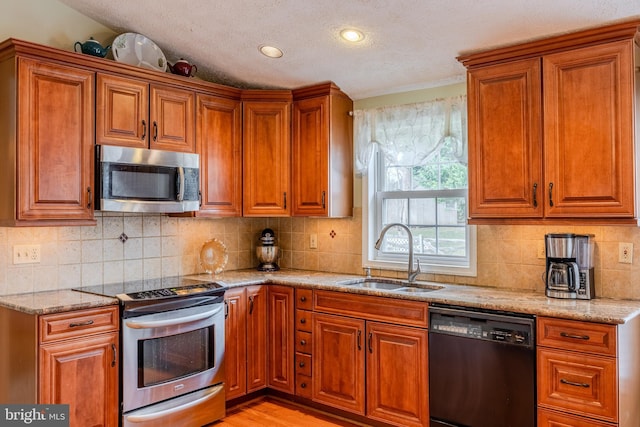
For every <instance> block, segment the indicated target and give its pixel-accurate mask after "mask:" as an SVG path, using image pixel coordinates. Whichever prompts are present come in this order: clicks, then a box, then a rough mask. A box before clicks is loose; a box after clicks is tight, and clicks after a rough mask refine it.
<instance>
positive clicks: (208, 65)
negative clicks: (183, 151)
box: [61, 0, 640, 100]
mask: <svg viewBox="0 0 640 427" xmlns="http://www.w3.org/2000/svg"><path fill="white" fill-rule="evenodd" d="M61 1H62V2H63V3H65V4H67V5H68V6H70V7H72V8H74V9H76V10H77V11H79V12H80V13H82V14H84V15H86V16H88V17H90V18H92V19H94V20H95V21H98V22H99V23H101V24H103V25H105V26H107V27H109V28H111V29H112V30H114V31H115V32H116V33H123V32H136V33H141V34H144V35H145V36H147V37H148V38H150V39H151V40H153V41H154V42H155V43H156V44H157V45H158V46H159V47H160V49H162V51H163V52H164V53H165V55H166V57H167V59H168V60H169V62H171V63H173V61H175V60H177V59H180V58H184V59H187V60H188V61H190V62H191V63H193V64H196V65H197V68H198V71H197V77H199V78H202V79H204V80H209V81H215V82H219V83H224V84H230V85H234V86H238V87H243V88H284V89H292V88H297V87H301V86H306V85H310V84H314V83H319V82H323V81H327V80H331V81H333V82H335V83H336V84H337V85H338V86H339V87H340V88H342V89H343V90H344V91H345V92H346V93H347V94H349V95H350V96H351V97H352V98H353V99H354V100H359V99H363V98H368V97H373V96H379V95H385V94H390V93H398V92H405V91H410V90H417V89H425V88H430V87H436V86H443V85H446V84H451V83H456V82H462V81H464V67H462V65H460V64H459V63H458V62H457V61H456V57H457V56H458V55H461V54H466V53H470V52H474V51H478V50H484V49H487V48H491V47H497V46H503V45H508V44H513V43H517V42H521V41H526V40H531V39H535V38H540V37H544V36H549V35H555V34H562V33H566V32H570V31H573V30H579V29H584V28H589V27H595V26H600V25H604V24H608V23H614V22H618V21H624V20H628V19H635V18H640V0H533V1H532V0H482V1H479V0H342V1H338V0H188V1H187V0H171V1H169V0H137V1H130V0H109V1H104V0H61ZM346 27H354V28H357V29H359V30H361V31H362V32H364V33H365V39H364V40H363V41H362V42H360V43H357V44H348V43H347V42H345V41H343V40H341V39H340V37H339V35H338V34H339V32H340V30H342V29H343V28H346ZM263 44H268V45H273V46H277V47H279V48H280V49H282V50H283V51H284V56H283V57H282V58H279V59H273V58H267V57H265V56H263V55H262V54H260V53H259V52H258V46H260V45H263Z"/></svg>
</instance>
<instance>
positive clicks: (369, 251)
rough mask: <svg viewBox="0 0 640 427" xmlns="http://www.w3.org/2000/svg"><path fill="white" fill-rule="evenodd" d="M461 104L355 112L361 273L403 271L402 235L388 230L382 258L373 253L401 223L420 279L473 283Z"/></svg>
mask: <svg viewBox="0 0 640 427" xmlns="http://www.w3.org/2000/svg"><path fill="white" fill-rule="evenodd" d="M465 101H466V99H465V98H464V97H457V98H451V99H448V100H438V101H433V102H431V103H422V104H412V105H410V106H399V107H385V109H383V110H384V111H381V110H380V109H377V110H372V111H369V112H366V111H365V112H363V111H360V112H356V113H357V114H356V150H357V154H358V159H359V161H360V164H359V165H357V166H356V168H357V169H358V171H359V172H360V173H361V174H362V176H363V245H364V247H363V257H364V260H363V261H364V265H365V266H370V267H378V268H385V269H403V270H405V269H406V268H407V255H408V252H409V241H408V235H407V233H406V231H405V230H404V229H403V228H401V227H393V228H391V229H389V231H388V232H387V233H386V235H385V238H384V240H383V242H382V246H381V247H380V250H375V248H374V245H375V242H376V240H377V239H378V236H379V235H380V232H381V230H382V229H383V228H384V227H385V226H386V225H388V224H391V223H401V224H405V225H407V226H408V227H409V228H410V229H411V232H412V234H413V250H414V255H415V256H416V257H417V258H419V259H420V262H421V265H422V271H423V272H427V273H428V272H431V273H444V274H456V275H475V229H474V227H471V226H468V225H467V224H466V219H467V165H466V136H465V133H466V120H465V117H466V114H465V113H466V103H465ZM358 113H359V114H358ZM367 113H369V114H368V115H367ZM371 158H372V159H373V160H372V161H371V160H370V159H371Z"/></svg>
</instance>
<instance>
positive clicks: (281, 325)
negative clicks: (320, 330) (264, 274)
mask: <svg viewBox="0 0 640 427" xmlns="http://www.w3.org/2000/svg"><path fill="white" fill-rule="evenodd" d="M294 313H295V311H294V291H293V288H292V287H289V286H276V285H269V314H268V318H269V320H268V322H269V324H268V331H269V342H268V352H269V357H268V366H269V372H268V379H267V385H268V386H269V388H271V389H274V390H279V391H282V392H284V393H288V394H294V392H295V381H296V380H295V370H294V363H295V345H294V337H295V333H294V315H295V314H294Z"/></svg>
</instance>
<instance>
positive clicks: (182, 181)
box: [178, 166, 184, 202]
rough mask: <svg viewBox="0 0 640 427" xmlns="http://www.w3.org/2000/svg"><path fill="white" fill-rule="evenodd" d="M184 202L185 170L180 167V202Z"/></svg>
mask: <svg viewBox="0 0 640 427" xmlns="http://www.w3.org/2000/svg"><path fill="white" fill-rule="evenodd" d="M183 200H184V168H183V167H182V166H178V201H179V202H181V201H183Z"/></svg>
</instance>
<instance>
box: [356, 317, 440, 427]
mask: <svg viewBox="0 0 640 427" xmlns="http://www.w3.org/2000/svg"><path fill="white" fill-rule="evenodd" d="M427 341H428V332H427V330H426V329H416V328H409V327H404V326H395V325H389V324H384V323H373V322H368V323H367V380H366V381H367V416H368V417H370V418H373V419H376V420H379V421H384V422H388V423H391V424H396V425H403V426H428V425H429V409H428V406H429V405H428V402H429V394H428V388H429V384H428V381H429V375H428V365H429V360H428V355H427ZM409 366H410V367H411V375H407V367H409Z"/></svg>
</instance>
